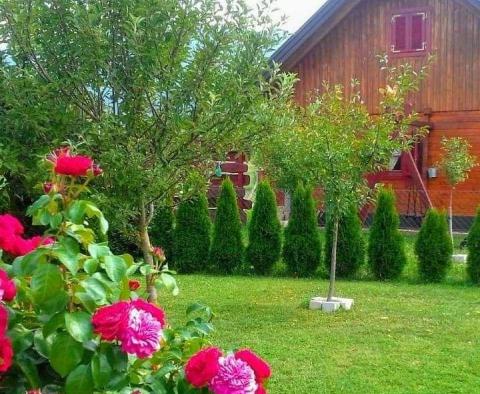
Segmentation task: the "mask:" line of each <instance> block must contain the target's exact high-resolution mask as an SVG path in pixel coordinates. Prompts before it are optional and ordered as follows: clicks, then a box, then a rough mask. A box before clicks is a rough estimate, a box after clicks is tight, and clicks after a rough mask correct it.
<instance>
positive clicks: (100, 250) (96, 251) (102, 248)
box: [88, 243, 112, 259]
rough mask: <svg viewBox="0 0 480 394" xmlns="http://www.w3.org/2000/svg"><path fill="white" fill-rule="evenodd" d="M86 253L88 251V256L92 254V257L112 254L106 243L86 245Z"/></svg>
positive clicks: (96, 257)
mask: <svg viewBox="0 0 480 394" xmlns="http://www.w3.org/2000/svg"><path fill="white" fill-rule="evenodd" d="M88 253H90V256H92V257H93V258H94V259H98V258H100V257H103V256H110V255H111V254H112V252H111V251H110V248H109V247H108V245H106V244H104V243H102V244H90V245H88Z"/></svg>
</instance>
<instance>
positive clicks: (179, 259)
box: [173, 194, 212, 273]
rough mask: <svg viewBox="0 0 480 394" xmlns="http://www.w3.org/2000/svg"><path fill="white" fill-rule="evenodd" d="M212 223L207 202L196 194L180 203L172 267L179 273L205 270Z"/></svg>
mask: <svg viewBox="0 0 480 394" xmlns="http://www.w3.org/2000/svg"><path fill="white" fill-rule="evenodd" d="M211 227H212V223H211V220H210V216H209V214H208V202H207V198H206V197H205V195H204V194H198V195H196V196H194V197H193V198H191V199H189V200H185V201H183V202H181V203H180V205H179V207H178V210H177V216H176V227H175V231H174V247H173V253H174V255H175V261H174V267H175V268H176V269H177V270H178V271H179V272H181V273H193V272H202V271H205V270H206V268H207V266H208V253H209V250H210V241H211Z"/></svg>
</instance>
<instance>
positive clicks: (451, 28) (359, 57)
mask: <svg viewBox="0 0 480 394" xmlns="http://www.w3.org/2000/svg"><path fill="white" fill-rule="evenodd" d="M417 8H418V9H427V10H428V17H429V22H428V29H429V30H430V31H429V33H428V35H427V36H428V40H429V44H430V52H431V53H433V54H435V55H436V60H435V63H434V64H433V66H432V68H431V70H430V72H429V77H428V79H427V80H425V81H424V82H423V83H422V86H421V89H420V92H419V93H418V94H415V95H413V96H412V98H411V104H412V105H413V108H414V109H415V110H416V111H417V112H420V113H425V112H427V113H428V114H429V116H430V118H429V121H430V123H431V124H432V126H433V127H432V131H431V133H430V135H429V136H428V137H427V138H428V140H427V141H426V144H425V146H426V147H425V151H426V152H425V153H426V158H424V159H423V160H424V162H423V164H422V168H421V169H420V171H421V172H422V176H423V177H425V178H424V179H425V182H426V186H427V190H428V192H429V194H430V197H431V199H432V201H433V204H434V206H437V207H440V208H445V207H447V204H448V185H447V183H446V181H445V178H444V176H443V175H442V174H440V176H439V177H438V178H435V179H427V178H426V169H427V168H428V167H432V166H436V164H437V163H438V161H439V160H440V156H441V150H440V146H441V145H440V142H441V139H442V137H443V136H446V137H454V136H460V137H464V138H466V139H467V140H468V141H469V142H470V143H471V145H472V147H473V152H474V153H475V154H476V155H477V157H478V158H479V159H480V12H478V9H475V8H473V7H472V6H470V5H468V4H467V2H466V1H462V0H363V1H361V2H360V3H359V4H357V5H355V7H353V8H352V9H351V10H350V11H349V12H348V13H347V14H346V15H342V16H341V19H340V20H336V21H335V23H336V25H335V26H334V27H333V28H332V29H331V30H330V31H329V32H328V34H326V35H325V36H324V37H323V39H322V40H321V41H320V42H319V43H317V44H316V45H314V46H313V47H312V49H311V50H310V51H309V52H307V53H306V54H305V55H302V57H301V58H298V59H296V58H295V56H298V55H297V54H293V55H292V57H291V58H289V59H288V61H287V64H288V71H292V72H295V73H297V74H298V77H299V82H298V83H297V85H296V93H295V98H296V101H297V102H298V103H299V104H300V105H306V104H307V103H308V102H309V100H310V99H311V97H312V94H313V92H315V91H317V90H320V91H321V90H322V83H323V81H328V82H329V83H330V84H337V83H340V84H343V85H344V86H345V90H346V93H347V94H350V81H351V80H352V78H356V79H358V80H360V83H361V94H362V98H363V100H364V101H365V103H366V105H367V107H368V110H369V111H370V113H372V114H375V113H378V107H377V105H378V103H379V101H380V96H379V93H378V89H379V88H380V87H382V86H384V84H385V75H383V74H382V72H381V71H380V68H379V64H378V60H377V59H376V55H378V54H381V53H389V51H390V44H391V35H390V21H391V16H392V15H393V13H394V12H398V11H400V10H405V9H417ZM426 59H427V56H408V55H405V56H393V57H392V56H391V57H390V62H391V64H393V65H399V64H401V63H405V62H409V63H412V64H413V65H414V66H416V67H420V66H421V65H423V64H424V63H425V61H426ZM388 183H390V184H392V185H393V186H394V188H395V189H396V190H397V191H399V192H401V191H402V190H403V191H405V193H407V192H408V193H409V192H410V190H411V183H410V184H409V183H408V181H405V179H398V180H395V179H390V180H389V181H388ZM479 189H480V167H477V168H476V169H474V170H473V171H472V173H471V176H470V179H469V180H468V181H467V182H465V183H463V184H461V185H459V186H458V188H457V191H456V194H455V214H456V215H464V216H471V215H473V214H474V211H475V208H476V206H478V205H480V192H479V191H478V190H479ZM409 198H410V195H409ZM405 204H407V205H408V204H409V203H407V202H406V201H400V202H399V207H400V208H401V210H402V211H404V210H405V211H406V210H408V209H410V207H408V208H407V207H403V206H404V205H405Z"/></svg>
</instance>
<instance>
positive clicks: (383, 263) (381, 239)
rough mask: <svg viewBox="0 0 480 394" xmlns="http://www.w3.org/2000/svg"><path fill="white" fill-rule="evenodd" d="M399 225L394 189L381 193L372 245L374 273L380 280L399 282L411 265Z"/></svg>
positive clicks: (370, 242) (371, 264)
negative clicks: (396, 280) (395, 280)
mask: <svg viewBox="0 0 480 394" xmlns="http://www.w3.org/2000/svg"><path fill="white" fill-rule="evenodd" d="M399 224H400V219H399V217H398V213H397V209H396V206H395V194H394V193H393V191H392V190H391V189H382V190H381V191H380V192H379V193H378V197H377V208H376V210H375V215H374V217H373V223H372V226H371V227H370V237H369V243H368V261H369V264H370V269H371V270H372V272H373V274H374V275H375V277H376V278H377V279H379V280H388V279H396V278H398V277H399V276H400V275H401V274H402V271H403V268H404V267H405V264H406V262H407V257H406V254H405V246H404V239H403V237H402V234H401V233H400V231H399V229H398V226H399Z"/></svg>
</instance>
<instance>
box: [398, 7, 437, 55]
mask: <svg viewBox="0 0 480 394" xmlns="http://www.w3.org/2000/svg"><path fill="white" fill-rule="evenodd" d="M427 17H428V16H427V11H418V10H415V11H402V12H398V13H395V14H394V15H393V16H392V26H391V37H392V42H391V51H392V53H394V54H407V55H408V54H421V53H422V52H426V51H427V48H428V42H427V29H428V26H427Z"/></svg>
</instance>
